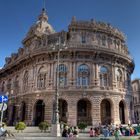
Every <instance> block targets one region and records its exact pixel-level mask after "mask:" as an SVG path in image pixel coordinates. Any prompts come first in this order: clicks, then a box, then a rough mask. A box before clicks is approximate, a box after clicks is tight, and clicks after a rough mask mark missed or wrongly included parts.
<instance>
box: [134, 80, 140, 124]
mask: <svg viewBox="0 0 140 140" xmlns="http://www.w3.org/2000/svg"><path fill="white" fill-rule="evenodd" d="M132 88H133V106H134V120H135V123H140V79H135V80H133V81H132Z"/></svg>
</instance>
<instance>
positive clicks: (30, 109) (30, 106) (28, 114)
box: [25, 100, 34, 125]
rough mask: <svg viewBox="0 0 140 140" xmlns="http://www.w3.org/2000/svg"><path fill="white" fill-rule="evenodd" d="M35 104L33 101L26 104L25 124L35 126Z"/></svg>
mask: <svg viewBox="0 0 140 140" xmlns="http://www.w3.org/2000/svg"><path fill="white" fill-rule="evenodd" d="M33 107H34V106H33V103H32V101H29V100H28V101H27V102H26V118H25V122H26V124H27V125H34V122H33V119H34V118H33V112H34V110H33Z"/></svg>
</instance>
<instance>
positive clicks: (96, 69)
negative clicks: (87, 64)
mask: <svg viewBox="0 0 140 140" xmlns="http://www.w3.org/2000/svg"><path fill="white" fill-rule="evenodd" d="M94 80H95V87H99V70H98V64H97V63H95V79H94Z"/></svg>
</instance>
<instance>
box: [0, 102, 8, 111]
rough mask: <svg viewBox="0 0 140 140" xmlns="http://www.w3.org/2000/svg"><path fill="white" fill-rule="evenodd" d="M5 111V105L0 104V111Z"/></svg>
mask: <svg viewBox="0 0 140 140" xmlns="http://www.w3.org/2000/svg"><path fill="white" fill-rule="evenodd" d="M6 109H7V104H6V103H0V111H5V110H6Z"/></svg>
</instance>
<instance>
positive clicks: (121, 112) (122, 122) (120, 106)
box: [119, 101, 125, 124]
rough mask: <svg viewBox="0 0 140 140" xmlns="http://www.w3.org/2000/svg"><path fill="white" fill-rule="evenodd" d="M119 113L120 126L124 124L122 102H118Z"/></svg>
mask: <svg viewBox="0 0 140 140" xmlns="http://www.w3.org/2000/svg"><path fill="white" fill-rule="evenodd" d="M119 113H120V121H121V124H125V106H124V103H123V101H120V103H119Z"/></svg>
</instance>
